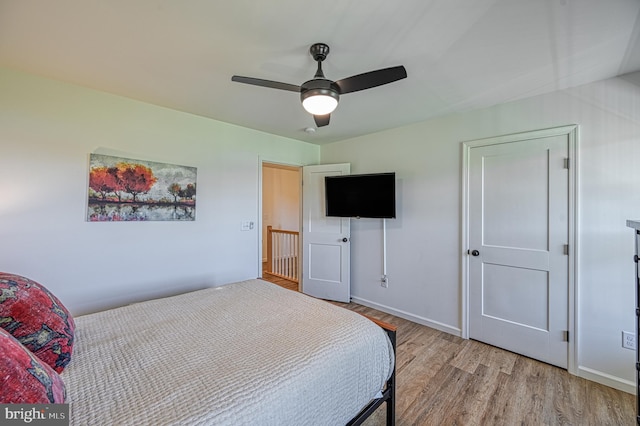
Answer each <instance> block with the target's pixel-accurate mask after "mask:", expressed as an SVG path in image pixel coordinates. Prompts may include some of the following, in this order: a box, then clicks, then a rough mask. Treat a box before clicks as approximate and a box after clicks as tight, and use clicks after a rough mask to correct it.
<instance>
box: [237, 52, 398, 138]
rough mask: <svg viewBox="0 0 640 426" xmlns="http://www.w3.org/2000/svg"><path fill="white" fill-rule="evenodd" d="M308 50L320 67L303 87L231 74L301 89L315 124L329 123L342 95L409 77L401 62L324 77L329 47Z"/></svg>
mask: <svg viewBox="0 0 640 426" xmlns="http://www.w3.org/2000/svg"><path fill="white" fill-rule="evenodd" d="M309 53H310V54H311V56H312V57H313V59H314V60H315V61H316V62H318V70H317V71H316V74H315V75H314V76H313V79H311V80H309V81H306V82H304V83H302V85H301V86H296V85H295V84H288V83H280V82H278V81H271V80H263V79H260V78H252V77H242V76H239V75H234V76H233V77H231V81H236V82H238V83H246V84H253V85H255V86H263V87H270V88H272V89H280V90H289V91H291V92H299V93H300V100H301V101H302V106H303V107H304V109H305V110H307V112H309V113H310V114H313V118H314V120H315V122H316V125H317V126H318V127H322V126H326V125H328V124H329V118H330V116H331V112H333V110H334V109H336V107H337V106H338V100H339V99H340V95H344V94H345V93H351V92H357V91H360V90H364V89H370V88H372V87H376V86H382V85H383V84H387V83H392V82H394V81H397V80H401V79H403V78H406V77H407V71H406V70H405V69H404V67H403V66H402V65H400V66H396V67H390V68H383V69H379V70H376V71H370V72H366V73H363V74H358V75H354V76H351V77H347V78H343V79H342V80H338V81H331V80H328V79H327V78H325V76H324V73H323V72H322V61H324V60H325V59H326V57H327V55H328V54H329V46H327V45H326V44H324V43H315V44H313V45H312V46H311V48H309Z"/></svg>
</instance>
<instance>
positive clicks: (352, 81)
mask: <svg viewBox="0 0 640 426" xmlns="http://www.w3.org/2000/svg"><path fill="white" fill-rule="evenodd" d="M406 77H407V70H405V69H404V67H403V66H402V65H399V66H397V67H391V68H383V69H381V70H377V71H370V72H365V73H364V74H358V75H354V76H352V77H347V78H343V79H342V80H338V81H336V82H335V83H336V84H337V85H338V87H339V88H340V94H341V95H342V94H344V93H351V92H357V91H359V90H364V89H370V88H372V87H377V86H382V85H383V84H387V83H393V82H394V81H397V80H402V79H403V78H406Z"/></svg>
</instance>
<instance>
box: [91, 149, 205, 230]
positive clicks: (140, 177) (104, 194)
mask: <svg viewBox="0 0 640 426" xmlns="http://www.w3.org/2000/svg"><path fill="white" fill-rule="evenodd" d="M196 172H197V169H196V168H195V167H186V166H178V165H175V164H164V163H154V162H151V161H141V160H131V159H127V158H120V157H113V156H109V155H100V154H90V156H89V197H88V206H87V221H89V222H114V221H152V220H153V221H173V220H178V221H193V220H195V218H196Z"/></svg>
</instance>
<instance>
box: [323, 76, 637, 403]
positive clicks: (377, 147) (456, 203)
mask: <svg viewBox="0 0 640 426" xmlns="http://www.w3.org/2000/svg"><path fill="white" fill-rule="evenodd" d="M631 80H632V79H627V80H624V79H620V78H616V79H611V80H606V81H601V82H597V83H594V84H589V85H585V86H581V87H578V88H575V89H572V90H566V91H561V92H556V93H552V94H548V95H543V96H537V97H533V98H530V99H525V100H521V101H516V102H512V103H508V104H504V105H499V106H495V107H492V108H486V109H482V110H477V111H471V112H467V113H463V114H457V115H449V116H446V117H443V118H440V119H434V120H430V121H426V122H423V123H420V124H416V125H412V126H407V127H402V128H398V129H394V130H390V131H386V132H381V133H377V134H374V135H369V136H364V137H360V138H355V139H350V140H346V141H341V142H336V143H333V144H329V145H325V146H322V148H321V159H322V163H340V162H350V163H351V171H352V173H365V172H381V171H395V172H396V174H397V175H396V176H397V190H398V201H397V204H398V206H397V207H398V218H397V219H396V220H388V221H387V230H388V243H387V247H388V275H389V288H388V289H384V288H382V287H381V286H380V284H379V276H380V273H381V268H382V266H381V242H382V240H381V224H380V221H379V220H373V219H360V220H353V221H352V228H351V235H352V244H351V251H352V278H351V279H352V281H351V282H352V293H353V296H354V298H355V299H356V300H358V301H360V302H362V303H365V304H368V305H371V306H375V307H378V308H382V309H384V310H387V311H389V312H393V313H396V314H401V315H403V316H405V317H407V318H411V319H414V320H416V321H418V322H422V323H425V324H429V325H432V326H435V327H437V328H440V329H442V330H446V331H449V332H452V333H459V332H460V330H461V327H462V324H461V314H462V313H461V289H462V286H461V272H460V261H461V256H462V255H463V253H464V252H465V251H466V249H467V248H466V247H461V243H460V241H461V186H462V183H461V167H462V154H461V152H462V151H461V142H462V141H467V140H473V139H480V138H485V137H492V136H497V135H503V134H510V133H518V132H523V131H528V130H536V129H543V128H549V127H555V126H561V125H567V124H578V125H579V126H580V135H579V142H578V155H579V169H578V174H579V181H580V182H579V188H578V196H579V206H578V215H579V224H578V228H579V229H578V237H579V247H578V250H579V251H578V259H577V261H578V276H577V323H578V327H579V328H578V336H577V337H578V348H577V357H578V359H577V367H578V371H577V372H578V374H579V375H581V376H584V377H587V378H591V379H594V380H597V381H599V382H602V383H605V384H608V385H611V386H614V387H617V388H620V389H623V390H626V391H629V392H633V388H634V383H635V376H634V374H635V373H634V371H635V369H634V352H633V351H630V350H628V349H623V348H622V347H621V331H622V330H627V331H634V330H635V325H634V324H635V322H634V321H635V312H634V304H635V294H634V263H633V261H632V257H633V238H634V235H633V231H632V230H631V229H629V228H626V226H625V221H626V219H632V218H640V186H639V183H640V166H639V165H638V164H639V159H640V87H639V86H637V85H634V84H632V83H631V82H630V81H631Z"/></svg>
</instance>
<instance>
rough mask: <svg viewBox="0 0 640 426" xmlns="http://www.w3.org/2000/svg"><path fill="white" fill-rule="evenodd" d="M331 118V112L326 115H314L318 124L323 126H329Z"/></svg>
mask: <svg viewBox="0 0 640 426" xmlns="http://www.w3.org/2000/svg"><path fill="white" fill-rule="evenodd" d="M330 118H331V114H325V115H314V116H313V119H314V120H315V122H316V126H318V127H322V126H327V125H329V119H330Z"/></svg>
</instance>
